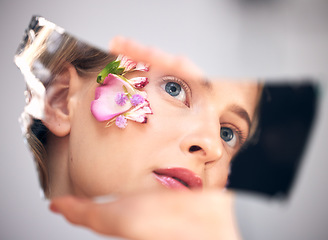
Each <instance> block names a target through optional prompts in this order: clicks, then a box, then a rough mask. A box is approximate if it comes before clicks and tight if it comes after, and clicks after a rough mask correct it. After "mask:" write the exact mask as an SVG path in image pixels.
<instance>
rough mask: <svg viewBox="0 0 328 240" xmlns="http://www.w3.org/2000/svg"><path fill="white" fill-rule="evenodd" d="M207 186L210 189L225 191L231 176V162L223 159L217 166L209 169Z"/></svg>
mask: <svg viewBox="0 0 328 240" xmlns="http://www.w3.org/2000/svg"><path fill="white" fill-rule="evenodd" d="M206 172H207V178H206V185H207V187H209V188H215V189H223V188H224V187H225V186H226V184H227V180H228V177H229V174H230V160H223V159H221V160H220V161H218V162H217V163H216V166H213V167H210V168H208V169H207V171H206Z"/></svg>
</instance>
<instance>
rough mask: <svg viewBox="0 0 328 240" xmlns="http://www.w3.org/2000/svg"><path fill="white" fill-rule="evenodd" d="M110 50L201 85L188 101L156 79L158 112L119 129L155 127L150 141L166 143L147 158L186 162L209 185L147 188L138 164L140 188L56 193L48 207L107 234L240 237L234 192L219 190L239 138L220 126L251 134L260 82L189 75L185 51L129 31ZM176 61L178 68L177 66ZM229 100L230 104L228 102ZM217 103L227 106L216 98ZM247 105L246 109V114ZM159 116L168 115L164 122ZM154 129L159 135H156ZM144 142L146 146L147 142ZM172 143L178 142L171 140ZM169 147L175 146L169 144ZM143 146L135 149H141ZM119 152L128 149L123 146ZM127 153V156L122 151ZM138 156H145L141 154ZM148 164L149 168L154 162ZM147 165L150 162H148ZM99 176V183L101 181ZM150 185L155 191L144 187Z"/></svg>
mask: <svg viewBox="0 0 328 240" xmlns="http://www.w3.org/2000/svg"><path fill="white" fill-rule="evenodd" d="M111 51H113V52H114V53H116V54H118V53H122V54H125V55H127V56H129V57H131V58H133V59H134V60H136V61H142V62H145V63H150V64H151V65H152V67H153V68H154V69H156V68H157V69H160V72H162V73H163V72H164V73H168V74H169V75H172V76H176V77H178V78H180V79H186V78H188V79H189V80H188V86H189V85H190V87H191V88H192V89H195V88H196V89H198V91H200V92H197V91H196V92H194V91H193V92H192V98H193V101H191V102H190V103H189V104H190V105H189V107H188V106H186V103H185V102H181V101H180V100H176V99H171V98H170V97H171V96H169V95H168V96H166V95H165V94H166V92H165V91H162V90H163V88H161V85H162V84H158V83H156V81H152V82H153V85H150V86H149V88H148V89H147V91H148V93H149V98H150V102H151V104H152V105H151V106H152V108H153V111H154V115H153V116H152V118H150V119H149V123H147V124H146V125H136V126H133V129H130V130H129V129H125V130H124V131H121V132H118V133H120V134H121V135H122V136H121V137H122V138H123V137H124V136H128V135H129V134H130V133H129V131H140V133H141V132H142V134H146V135H147V134H148V131H150V134H149V136H148V137H150V136H152V138H151V139H152V141H150V142H147V147H149V149H152V148H153V147H155V145H157V144H159V142H158V141H159V140H163V138H165V141H164V142H165V143H166V144H165V146H163V145H161V147H160V148H155V149H154V150H156V151H154V152H155V153H156V154H154V155H151V157H150V162H153V161H155V160H156V162H157V163H159V166H160V167H163V166H164V167H165V166H171V165H174V166H177V165H178V166H181V165H183V164H185V165H183V166H184V167H188V168H189V169H193V171H195V172H197V173H198V174H199V175H200V176H202V178H203V180H204V185H205V186H204V189H203V190H202V191H196V192H191V191H169V190H167V189H165V188H163V186H160V185H156V184H155V185H156V186H155V187H154V186H152V187H154V188H152V187H150V188H147V187H145V186H147V184H148V183H147V181H148V180H149V182H150V183H153V179H151V178H150V179H147V177H146V179H145V181H144V182H143V184H142V186H141V184H140V183H141V182H142V181H143V180H142V179H143V177H142V176H143V174H145V172H144V171H142V170H141V172H142V175H135V177H136V179H138V181H137V183H138V186H137V187H136V188H139V186H141V187H142V188H143V191H139V192H138V193H131V192H129V191H127V192H125V193H126V194H124V195H121V196H120V197H119V198H118V199H117V200H115V201H114V202H108V203H95V202H93V201H92V200H90V199H86V198H77V197H72V196H66V197H59V198H54V199H52V203H51V205H50V209H51V210H52V211H54V212H56V213H60V214H62V215H63V216H65V217H66V218H67V220H68V221H70V222H71V223H73V224H77V225H81V226H84V227H87V228H90V229H92V230H94V231H96V232H98V233H101V234H105V235H108V236H119V237H123V238H127V239H146V240H147V239H240V236H239V233H238V229H237V226H236V221H235V219H234V213H233V195H232V194H231V193H229V192H228V191H222V190H220V189H222V188H223V187H224V184H225V183H226V178H227V176H228V171H229V164H230V161H231V158H232V157H233V156H234V155H235V154H236V152H237V151H238V150H239V145H232V146H233V147H231V146H230V145H229V144H231V143H230V142H225V141H222V138H221V137H220V128H221V126H223V125H224V126H227V127H232V126H231V125H238V128H239V129H242V131H243V132H244V134H245V135H246V136H247V134H248V131H249V130H248V129H249V125H248V124H249V121H250V122H251V121H252V117H253V114H254V110H255V106H256V100H257V89H258V88H257V86H256V84H249V83H244V84H242V83H240V85H239V87H238V84H237V85H234V84H236V83H229V82H226V83H223V82H219V83H217V84H218V85H216V82H213V83H212V86H211V87H210V85H211V84H209V83H208V82H207V81H204V80H203V78H202V74H201V73H200V71H198V70H195V72H194V74H192V71H191V70H190V69H197V68H194V67H193V65H192V64H191V63H190V62H189V61H186V60H185V59H184V58H180V57H174V56H171V55H168V54H166V53H163V52H160V51H159V50H154V49H150V48H147V47H144V46H142V45H139V44H137V43H135V42H133V41H130V40H126V39H124V38H116V39H114V40H113V41H112V44H111ZM172 62H174V63H175V64H172ZM177 65H179V66H180V67H179V68H177V67H176V66H177ZM159 75H161V74H159ZM155 79H156V78H155ZM158 85H160V86H158ZM152 88H154V89H152ZM229 88H230V91H229ZM150 89H152V90H151V91H150ZM161 89H162V90H161ZM214 89H215V90H214ZM160 91H162V92H160ZM152 94H156V95H162V97H161V98H159V99H156V97H155V96H153V95H152ZM90 98H91V97H90ZM219 98H221V99H219ZM91 99H92V98H91ZM91 99H89V101H90V100H91ZM227 99H229V101H227V102H228V104H223V105H222V102H225V101H226V100H227ZM232 101H233V104H231V103H232ZM218 102H220V103H221V105H220V106H223V107H220V106H219V105H216V104H217V103H218ZM168 103H169V104H168ZM81 104H82V103H81ZM190 106H192V107H190ZM236 106H238V107H236ZM245 112H247V116H248V117H249V119H248V117H247V116H246V115H245ZM169 113H173V115H172V116H171V115H170V116H169V117H168V116H167V114H169ZM174 114H176V115H178V116H179V117H178V118H175V119H174V121H172V122H170V118H173V117H174ZM185 116H188V118H189V119H190V122H192V124H191V125H188V122H185V121H182V120H181V122H180V120H179V119H183V118H184V117H185ZM161 118H163V119H164V120H162V121H160V119H161ZM85 121H86V120H85ZM204 121H205V123H204ZM168 122H169V127H168V128H165V131H162V130H163V126H167V124H168ZM129 124H130V125H133V124H131V123H129ZM157 124H158V125H157ZM95 125H99V126H96V127H95V128H97V129H98V127H99V133H102V134H103V135H104V137H108V136H110V134H108V133H107V132H106V131H108V130H109V129H105V130H103V129H102V127H103V126H102V123H97V124H95ZM154 130H155V131H154ZM182 130H183V131H182ZM116 131H118V129H116V128H114V129H113V132H112V133H111V134H114V133H115V132H116ZM166 132H169V133H170V137H166V136H165V134H166ZM245 132H246V133H245ZM135 133H136V132H133V133H131V134H135ZM163 134H164V135H163ZM172 134H173V135H172ZM157 135H158V136H159V137H158V139H157V137H156V136H157ZM131 136H132V135H131ZM124 138H125V137H124ZM104 139H105V138H104ZM125 139H128V138H125ZM120 140H122V139H120ZM238 141H240V140H238ZM171 142H173V143H174V145H173V143H172V145H171ZM142 143H143V145H144V142H142ZM177 143H179V144H177ZM153 144H154V145H153ZM195 144H197V145H198V146H201V148H200V150H199V151H195V152H190V151H189V149H188V148H189V146H191V145H195ZM175 145H176V147H173V146H175ZM236 146H237V147H236ZM166 148H168V149H170V151H167V152H166V151H164V150H165V149H166ZM99 149H101V146H100V147H99ZM147 149H148V148H147ZM183 150H184V151H183ZM141 152H142V151H141ZM139 153H140V152H138V151H137V152H136V154H139ZM122 154H124V153H122V152H121V155H122ZM148 155H149V152H148ZM163 156H165V157H164V158H163V159H164V160H163V162H161V161H158V159H161V157H163ZM124 157H129V156H126V155H124ZM94 159H95V158H94ZM179 159H182V160H183V161H182V162H179V161H178V160H179ZM123 160H124V158H123ZM129 160H131V159H129ZM140 161H143V160H142V159H140ZM140 163H141V162H138V163H137V164H134V163H133V162H132V163H131V164H132V165H131V166H132V168H135V167H137V166H139V165H141V166H142V167H144V166H145V165H147V163H149V162H148V161H146V162H145V161H143V162H142V163H143V164H140ZM124 164H125V163H124V162H123V163H122V165H121V166H122V167H123V166H124ZM162 164H163V165H162ZM150 166H151V167H150V169H152V165H150ZM145 169H149V167H148V168H147V167H146V168H145ZM146 172H147V171H146ZM150 172H151V170H150ZM145 176H147V174H145ZM125 177H126V176H125ZM139 178H140V179H139ZM133 179H135V178H133ZM100 183H101V182H98V184H100ZM93 184H95V182H94V183H93ZM125 184H127V183H125ZM127 185H129V184H127ZM130 186H131V185H130ZM148 186H149V185H148ZM121 187H123V188H125V189H124V190H127V189H128V188H127V187H126V186H124V184H122V186H121ZM134 187H135V186H134ZM92 188H94V189H97V185H92V186H90V189H91V190H90V189H89V190H90V191H92ZM213 188H215V189H213ZM85 189H86V188H85ZM140 189H141V188H140ZM145 189H156V190H152V191H144V190H145ZM128 190H129V189H128ZM163 190H164V191H163ZM96 192H99V193H100V192H101V191H100V190H97V191H94V192H93V193H96Z"/></svg>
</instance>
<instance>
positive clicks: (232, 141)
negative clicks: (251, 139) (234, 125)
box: [220, 127, 237, 147]
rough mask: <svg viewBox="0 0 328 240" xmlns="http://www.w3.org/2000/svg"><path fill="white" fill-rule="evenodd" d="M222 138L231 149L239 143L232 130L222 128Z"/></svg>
mask: <svg viewBox="0 0 328 240" xmlns="http://www.w3.org/2000/svg"><path fill="white" fill-rule="evenodd" d="M220 136H221V138H222V139H223V141H225V142H226V143H227V144H228V145H229V146H230V147H234V146H235V145H236V143H237V138H236V135H235V133H234V131H233V130H232V129H231V128H227V127H221V132H220Z"/></svg>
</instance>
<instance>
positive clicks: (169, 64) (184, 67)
mask: <svg viewBox="0 0 328 240" xmlns="http://www.w3.org/2000/svg"><path fill="white" fill-rule="evenodd" d="M110 50H111V52H112V53H114V54H123V55H126V56H128V57H129V58H131V59H133V60H134V61H137V62H144V63H147V64H149V65H151V66H152V68H157V69H160V70H161V71H162V72H164V73H169V74H173V75H176V76H178V77H181V78H195V77H197V78H199V77H202V76H203V73H202V71H201V70H200V69H199V68H198V67H197V66H196V65H194V64H193V63H192V62H191V61H190V60H189V59H187V58H186V57H182V56H174V55H171V54H169V53H166V52H164V51H162V50H160V49H157V48H153V47H146V46H144V45H141V44H140V43H137V42H135V41H133V40H129V39H126V38H124V37H121V36H119V37H115V38H114V39H113V40H112V41H111V43H110Z"/></svg>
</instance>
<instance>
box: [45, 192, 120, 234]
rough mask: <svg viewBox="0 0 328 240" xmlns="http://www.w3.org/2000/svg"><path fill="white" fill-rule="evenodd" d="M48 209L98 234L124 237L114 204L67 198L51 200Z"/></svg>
mask: <svg viewBox="0 0 328 240" xmlns="http://www.w3.org/2000/svg"><path fill="white" fill-rule="evenodd" d="M50 209H51V210H52V211H53V212H56V213H59V214H62V215H63V216H64V217H65V218H66V219H67V220H68V221H69V222H71V223H73V224H76V225H81V226H85V227H88V228H90V229H92V230H93V231H96V232H98V233H101V234H106V235H113V236H120V235H121V236H124V235H125V233H124V227H121V225H122V224H121V222H122V221H120V214H119V213H118V210H119V208H117V207H116V206H115V204H113V205H112V204H111V203H106V204H98V203H94V202H92V201H91V200H88V199H79V198H75V197H71V196H69V197H60V198H56V199H53V200H52V203H51V205H50ZM123 225H124V224H123Z"/></svg>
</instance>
